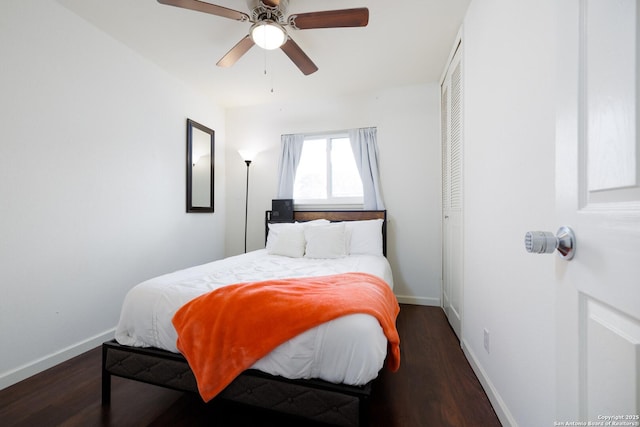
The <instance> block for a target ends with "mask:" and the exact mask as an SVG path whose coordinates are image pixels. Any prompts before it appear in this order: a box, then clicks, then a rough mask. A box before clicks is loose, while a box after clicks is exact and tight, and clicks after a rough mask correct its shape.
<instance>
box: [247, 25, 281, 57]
mask: <svg viewBox="0 0 640 427" xmlns="http://www.w3.org/2000/svg"><path fill="white" fill-rule="evenodd" d="M249 34H251V39H252V40H253V42H254V43H255V44H257V45H258V46H260V47H261V48H263V49H267V50H273V49H277V48H279V47H280V46H282V45H283V44H284V43H285V42H286V41H287V33H286V31H285V30H284V28H283V27H282V25H280V24H278V23H277V22H274V21H269V20H265V21H260V22H256V23H255V24H253V26H252V27H251V31H250V32H249Z"/></svg>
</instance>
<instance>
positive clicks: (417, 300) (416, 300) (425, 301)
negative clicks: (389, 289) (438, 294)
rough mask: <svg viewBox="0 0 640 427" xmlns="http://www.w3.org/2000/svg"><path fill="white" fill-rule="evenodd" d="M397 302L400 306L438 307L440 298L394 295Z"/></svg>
mask: <svg viewBox="0 0 640 427" xmlns="http://www.w3.org/2000/svg"><path fill="white" fill-rule="evenodd" d="M396 298H397V299H398V302H399V303H401V304H413V305H428V306H435V307H440V298H426V297H414V296H407V295H396Z"/></svg>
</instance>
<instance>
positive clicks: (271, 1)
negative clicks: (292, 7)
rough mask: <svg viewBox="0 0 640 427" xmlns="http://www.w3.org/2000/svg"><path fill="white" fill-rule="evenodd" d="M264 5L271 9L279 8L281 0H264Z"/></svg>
mask: <svg viewBox="0 0 640 427" xmlns="http://www.w3.org/2000/svg"><path fill="white" fill-rule="evenodd" d="M262 3H264V4H265V5H267V6H270V7H278V5H279V4H280V0H262Z"/></svg>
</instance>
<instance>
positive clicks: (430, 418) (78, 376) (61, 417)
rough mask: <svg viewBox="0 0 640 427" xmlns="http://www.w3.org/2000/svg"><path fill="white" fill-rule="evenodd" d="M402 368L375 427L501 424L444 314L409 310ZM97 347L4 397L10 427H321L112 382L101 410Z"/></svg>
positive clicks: (403, 320) (384, 387)
mask: <svg viewBox="0 0 640 427" xmlns="http://www.w3.org/2000/svg"><path fill="white" fill-rule="evenodd" d="M397 326H398V332H399V334H400V340H401V343H400V351H401V357H402V361H401V366H400V370H399V371H398V372H396V373H390V372H388V371H387V370H386V369H385V370H383V371H382V372H381V374H380V377H379V378H378V379H377V380H376V381H375V382H374V386H373V390H372V394H371V402H370V408H369V420H370V422H369V426H370V427H408V426H410V427H416V426H417V427H419V426H438V427H447V426H456V427H460V426H483V427H484V426H486V427H492V426H500V422H499V421H498V419H497V417H496V415H495V412H494V411H493V408H492V407H491V404H490V403H489V400H488V398H487V396H486V394H485V393H484V390H483V389H482V387H481V385H480V383H479V381H478V379H477V378H476V376H475V375H474V373H473V371H472V369H471V367H470V366H469V363H468V362H467V360H466V358H465V356H464V354H463V352H462V350H461V348H460V344H459V342H458V340H457V338H456V337H455V335H454V333H453V331H452V330H451V328H450V327H449V324H448V323H447V321H446V318H445V316H444V313H443V311H442V309H440V308H438V307H424V306H415V305H407V304H402V305H401V311H400V315H399V316H398V322H397ZM101 356H102V353H101V349H100V348H97V349H94V350H91V351H89V352H87V353H84V354H82V355H80V356H78V357H76V358H74V359H71V360H69V361H66V362H64V363H62V364H60V365H58V366H55V367H53V368H51V369H49V370H47V371H44V372H42V373H40V374H38V375H35V376H33V377H31V378H28V379H26V380H24V381H22V382H20V383H18V384H15V385H13V386H11V387H8V388H6V389H4V390H1V391H0V420H2V421H1V424H2V425H3V426H29V427H40V426H65V427H76V426H78V427H80V426H82V427H87V426H101V427H106V426H118V427H126V426H158V427H160V426H168V425H170V426H176V427H179V426H219V427H245V426H246V427H255V426H263V427H288V426H291V427H293V426H301V425H303V426H308V427H316V426H317V427H320V426H322V425H321V424H318V423H311V422H307V421H303V420H300V419H299V418H294V417H287V416H283V415H281V414H276V413H273V412H271V411H265V410H260V409H254V408H248V407H246V406H242V405H238V404H233V403H228V402H223V401H215V400H214V402H212V403H209V404H205V403H203V402H202V401H201V400H200V398H199V397H198V396H197V395H193V394H188V393H181V392H177V391H174V390H168V389H164V388H161V387H156V386H153V385H149V384H143V383H139V382H135V381H130V380H125V379H122V378H117V377H113V378H112V397H111V405H109V406H105V407H103V406H102V405H101V403H100V402H101V396H100V393H101V385H100V384H101V360H100V359H101Z"/></svg>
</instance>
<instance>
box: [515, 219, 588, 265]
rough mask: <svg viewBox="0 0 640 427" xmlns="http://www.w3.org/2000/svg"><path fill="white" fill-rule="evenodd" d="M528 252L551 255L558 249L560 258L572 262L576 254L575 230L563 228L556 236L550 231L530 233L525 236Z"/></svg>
mask: <svg viewBox="0 0 640 427" xmlns="http://www.w3.org/2000/svg"><path fill="white" fill-rule="evenodd" d="M524 246H525V248H526V249H527V252H529V253H534V254H550V253H552V252H553V251H555V250H556V249H557V250H558V255H559V256H560V258H563V259H566V260H567V261H569V260H571V259H572V258H573V256H574V255H575V253H576V247H575V246H576V237H575V234H574V233H573V230H572V229H571V228H569V227H567V226H562V227H560V228H559V229H558V231H557V232H556V234H555V235H554V234H553V233H551V232H550V231H528V232H527V233H526V234H525V235H524Z"/></svg>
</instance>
